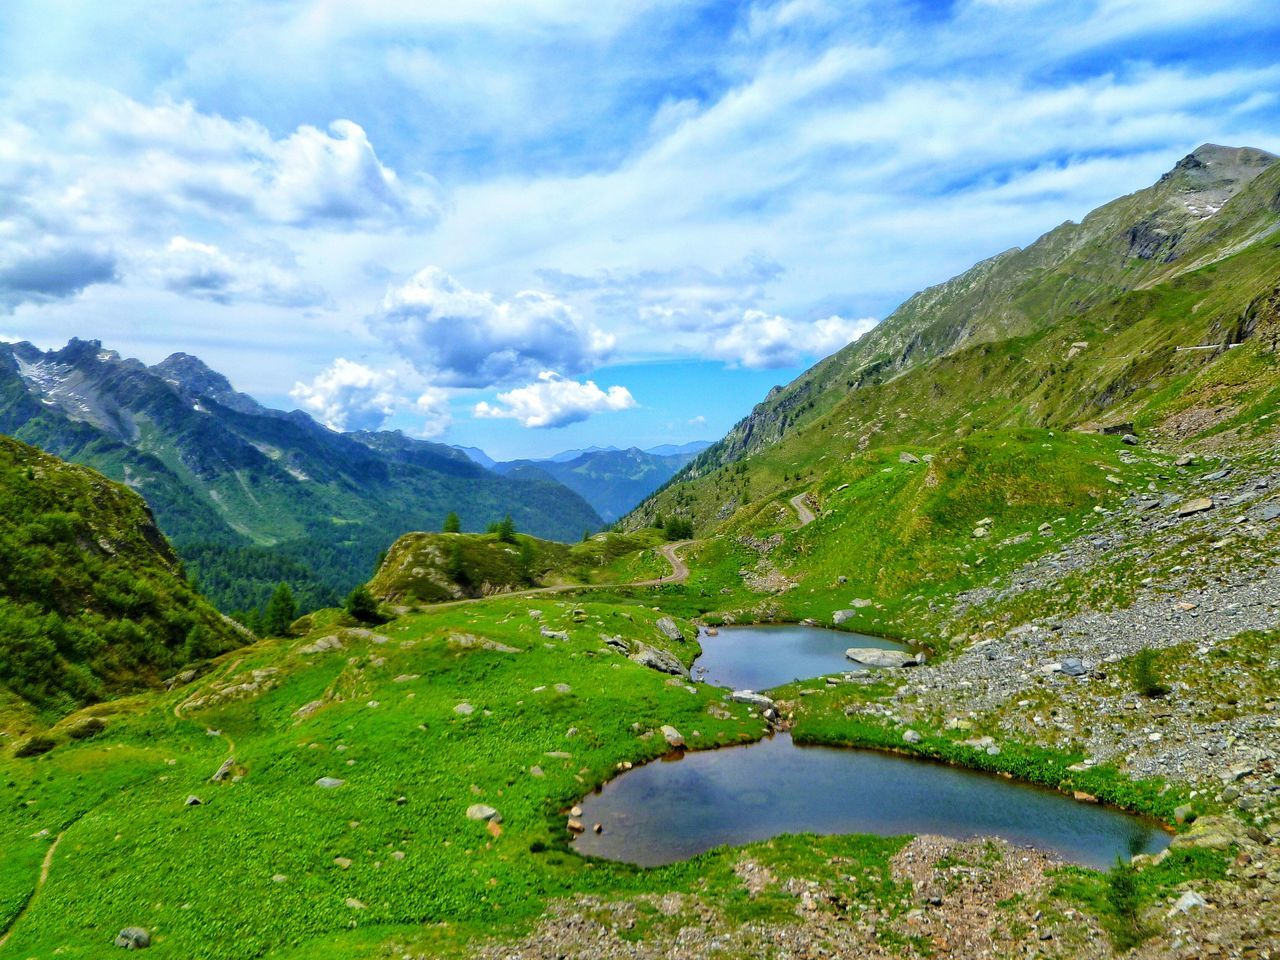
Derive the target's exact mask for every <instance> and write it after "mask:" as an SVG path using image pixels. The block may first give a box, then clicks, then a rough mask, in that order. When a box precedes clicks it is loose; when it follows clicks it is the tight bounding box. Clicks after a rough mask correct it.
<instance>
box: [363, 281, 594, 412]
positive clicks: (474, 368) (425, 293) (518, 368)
mask: <svg viewBox="0 0 1280 960" xmlns="http://www.w3.org/2000/svg"><path fill="white" fill-rule="evenodd" d="M369 326H370V329H371V330H372V331H373V333H374V334H375V335H376V336H378V337H380V338H382V339H383V340H384V341H385V342H386V343H387V344H388V345H389V346H391V347H392V348H394V349H395V350H396V351H398V352H399V353H400V354H401V355H402V356H404V357H405V358H406V359H408V360H409V361H410V362H411V363H412V364H413V365H414V366H415V367H417V368H418V370H420V371H421V372H422V373H423V374H424V375H427V376H429V377H431V379H432V380H433V381H434V382H437V383H440V384H443V385H446V386H455V387H487V386H493V385H495V384H502V383H509V382H511V381H513V380H517V379H518V378H521V377H528V376H532V375H533V374H534V373H536V372H537V371H539V370H545V369H547V368H555V369H557V370H562V371H564V372H566V373H567V374H569V375H571V376H572V375H576V374H579V373H583V372H585V371H587V370H589V369H591V368H592V367H593V366H595V365H596V364H598V363H599V362H600V361H601V360H603V359H604V358H605V357H606V356H607V355H608V353H609V352H610V350H612V349H613V345H614V338H613V337H612V336H610V335H608V334H606V333H604V332H603V331H602V330H600V329H599V328H598V327H596V326H595V325H594V324H591V323H587V322H586V321H584V320H583V319H582V318H581V317H580V316H579V315H578V314H577V312H576V311H575V310H574V309H573V308H572V307H570V306H569V305H568V304H567V303H565V302H564V301H562V300H560V299H558V298H556V297H554V296H552V295H550V294H547V293H539V292H537V291H525V292H523V293H518V294H516V295H515V296H514V297H512V298H511V299H509V300H499V299H496V298H495V297H493V296H492V295H491V294H489V293H480V292H477V291H474V290H469V289H467V288H466V287H464V286H463V285H462V284H460V283H458V281H456V280H454V279H453V277H451V276H449V275H448V274H447V273H445V272H444V271H443V270H441V269H439V268H438V267H427V268H426V269H425V270H422V271H420V272H419V273H418V274H417V275H416V276H414V277H413V278H412V279H411V280H410V281H409V282H408V283H406V284H404V285H403V286H400V287H397V288H395V289H393V290H390V291H388V292H387V295H386V296H385V297H384V298H383V301H382V305H381V308H380V309H379V310H378V312H377V313H376V314H374V315H373V316H372V317H370V319H369Z"/></svg>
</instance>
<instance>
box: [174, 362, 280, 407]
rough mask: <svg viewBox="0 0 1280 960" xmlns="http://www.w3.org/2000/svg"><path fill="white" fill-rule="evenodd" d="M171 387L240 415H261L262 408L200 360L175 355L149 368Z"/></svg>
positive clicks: (192, 397)
mask: <svg viewBox="0 0 1280 960" xmlns="http://www.w3.org/2000/svg"><path fill="white" fill-rule="evenodd" d="M150 369H151V371H152V372H153V373H155V374H156V375H158V376H159V377H160V378H161V379H163V380H164V381H165V382H166V383H168V384H169V385H170V386H173V387H176V388H177V389H178V390H180V391H181V392H182V393H184V394H186V395H188V396H189V397H190V398H191V399H193V400H194V399H199V398H200V397H207V398H209V399H210V400H213V401H216V402H217V403H220V404H221V405H222V406H224V407H226V408H227V409H229V410H236V411H238V412H240V413H261V412H263V411H262V407H261V406H260V405H259V403H258V402H257V401H256V400H254V399H253V398H252V397H250V396H248V395H246V394H243V393H239V392H237V391H236V389H235V388H234V387H233V386H231V381H230V380H228V379H227V378H226V377H224V376H223V375H222V374H220V373H218V371H216V370H214V369H212V368H211V367H210V366H209V365H208V364H206V363H205V362H204V361H203V360H201V359H200V358H199V357H193V356H192V355H191V354H189V353H174V354H171V355H170V356H168V357H165V358H164V359H163V360H161V361H160V362H159V363H157V364H155V365H154V366H153V367H151V368H150Z"/></svg>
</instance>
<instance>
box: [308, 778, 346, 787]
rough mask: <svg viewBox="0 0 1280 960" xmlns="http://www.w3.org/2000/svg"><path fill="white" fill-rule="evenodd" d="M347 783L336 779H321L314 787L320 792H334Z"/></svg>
mask: <svg viewBox="0 0 1280 960" xmlns="http://www.w3.org/2000/svg"><path fill="white" fill-rule="evenodd" d="M346 782H347V781H345V780H339V779H338V778H337V777H321V778H320V779H319V780H317V781H316V786H317V787H319V788H320V789H321V790H336V789H337V788H338V787H340V786H342V785H343V784H344V783H346Z"/></svg>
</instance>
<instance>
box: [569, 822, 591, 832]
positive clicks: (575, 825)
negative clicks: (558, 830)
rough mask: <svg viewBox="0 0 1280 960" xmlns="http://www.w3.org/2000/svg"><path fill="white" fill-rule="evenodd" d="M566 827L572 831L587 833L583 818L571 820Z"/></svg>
mask: <svg viewBox="0 0 1280 960" xmlns="http://www.w3.org/2000/svg"><path fill="white" fill-rule="evenodd" d="M565 828H566V829H568V831H569V832H570V833H585V832H586V829H587V828H586V826H585V825H584V824H583V822H582V821H581V820H570V821H569V822H568V823H566V824H565Z"/></svg>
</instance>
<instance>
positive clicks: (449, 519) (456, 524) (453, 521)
mask: <svg viewBox="0 0 1280 960" xmlns="http://www.w3.org/2000/svg"><path fill="white" fill-rule="evenodd" d="M440 529H441V531H442V532H444V533H461V532H462V521H461V520H459V519H458V515H457V514H456V513H454V512H453V511H452V510H450V511H449V513H448V515H446V516H445V518H444V526H443V527H441V528H440Z"/></svg>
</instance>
